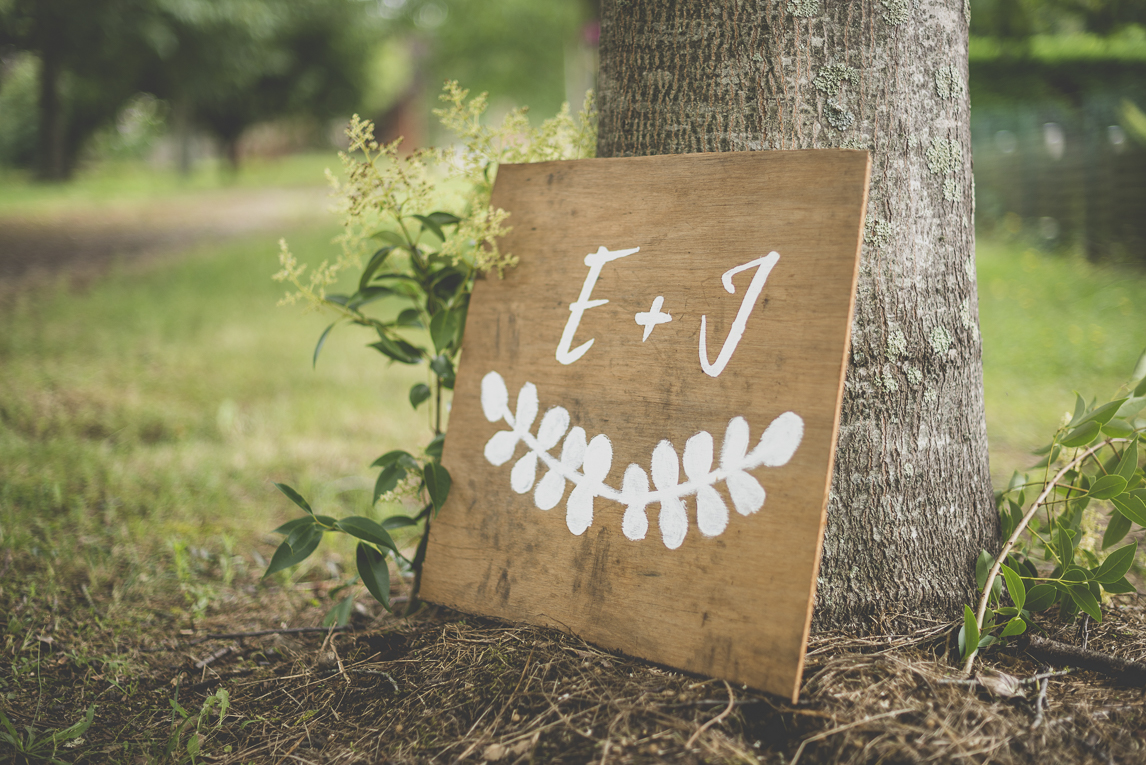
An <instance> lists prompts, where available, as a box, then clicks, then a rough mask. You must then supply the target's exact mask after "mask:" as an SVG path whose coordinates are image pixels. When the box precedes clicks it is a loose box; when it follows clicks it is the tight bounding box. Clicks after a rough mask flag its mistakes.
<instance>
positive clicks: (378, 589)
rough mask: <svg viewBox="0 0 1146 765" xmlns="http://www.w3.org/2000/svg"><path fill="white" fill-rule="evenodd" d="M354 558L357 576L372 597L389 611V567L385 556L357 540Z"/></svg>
mask: <svg viewBox="0 0 1146 765" xmlns="http://www.w3.org/2000/svg"><path fill="white" fill-rule="evenodd" d="M356 558H357V562H358V576H360V577H361V578H362V583H363V584H364V585H366V589H367V590H369V591H370V594H371V595H373V596H374V599H375V600H377V601H378V602H379V603H381V604H382V607H383V608H385V609H386V610H387V611H389V610H390V567H389V566H387V565H386V556H385V555H383V554H382V553H380V552H378V551H377V550H375V549H374V548H373V547H371V546H370V545H368V544H366V543H365V542H359V543H358V551H357V555H356Z"/></svg>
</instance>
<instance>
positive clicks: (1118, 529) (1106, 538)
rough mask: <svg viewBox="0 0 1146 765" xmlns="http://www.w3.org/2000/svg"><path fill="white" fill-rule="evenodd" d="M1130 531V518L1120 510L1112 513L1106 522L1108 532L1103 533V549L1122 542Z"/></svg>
mask: <svg viewBox="0 0 1146 765" xmlns="http://www.w3.org/2000/svg"><path fill="white" fill-rule="evenodd" d="M1129 533H1130V519H1129V518H1127V517H1126V516H1125V515H1123V514H1122V513H1120V512H1118V510H1114V511H1112V512H1111V513H1110V520H1109V521H1107V523H1106V532H1105V533H1104V534H1103V535H1102V549H1103V550H1105V549H1106V548H1107V547H1110V546H1111V545H1115V544H1118V543H1119V542H1121V541H1122V540H1123V539H1124V538H1125V537H1126V535H1127V534H1129Z"/></svg>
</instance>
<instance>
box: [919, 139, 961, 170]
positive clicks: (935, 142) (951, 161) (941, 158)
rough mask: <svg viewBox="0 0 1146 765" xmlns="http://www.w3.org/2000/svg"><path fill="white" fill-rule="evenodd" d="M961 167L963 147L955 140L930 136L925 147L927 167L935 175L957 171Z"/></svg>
mask: <svg viewBox="0 0 1146 765" xmlns="http://www.w3.org/2000/svg"><path fill="white" fill-rule="evenodd" d="M961 167H963V147H962V146H961V145H960V144H959V142H958V141H956V140H948V139H946V138H932V139H931V146H929V147H928V148H927V169H928V170H930V171H931V172H932V173H935V174H936V175H946V174H947V173H954V172H957V171H958V170H959V169H960V168H961Z"/></svg>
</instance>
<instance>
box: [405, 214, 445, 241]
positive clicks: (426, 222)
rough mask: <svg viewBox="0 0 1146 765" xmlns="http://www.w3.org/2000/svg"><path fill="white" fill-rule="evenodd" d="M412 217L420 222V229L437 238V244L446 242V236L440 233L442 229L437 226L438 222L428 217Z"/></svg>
mask: <svg viewBox="0 0 1146 765" xmlns="http://www.w3.org/2000/svg"><path fill="white" fill-rule="evenodd" d="M413 217H415V218H417V219H418V220H419V221H421V223H422V227H423V228H424V229H426V230H428V231H430V232H432V233H433V235H434V236H436V237H438V241H439V242H444V241H446V235H445V234H444V233H442V227H441V226H439V225H438V222H437V221H435V220H434V219H433V218H431V217H429V216H428V215H415V216H413Z"/></svg>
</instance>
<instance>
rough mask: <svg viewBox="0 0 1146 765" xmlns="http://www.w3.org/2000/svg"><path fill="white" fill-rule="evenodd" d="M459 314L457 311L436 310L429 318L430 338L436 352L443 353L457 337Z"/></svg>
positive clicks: (451, 345)
mask: <svg viewBox="0 0 1146 765" xmlns="http://www.w3.org/2000/svg"><path fill="white" fill-rule="evenodd" d="M460 326H461V316H460V314H459V312H458V311H449V310H442V311H438V312H437V313H436V314H434V315H433V317H432V318H431V319H430V339H431V340H433V342H434V349H435V350H436V351H437V352H438V353H445V352H446V351H448V350H449V349H450V348H451V347H453V345H454V342H455V341H456V340H457V338H458V328H459V327H460Z"/></svg>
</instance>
